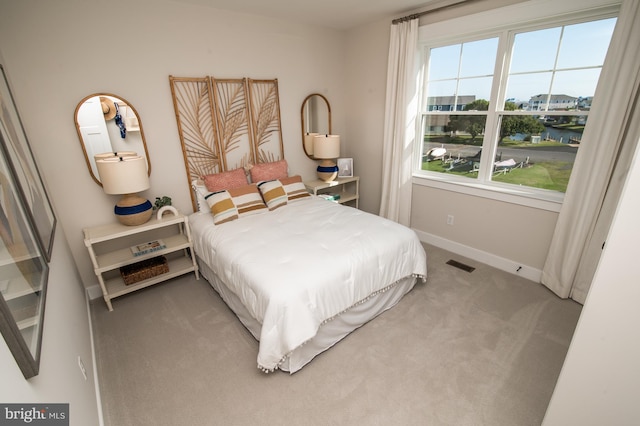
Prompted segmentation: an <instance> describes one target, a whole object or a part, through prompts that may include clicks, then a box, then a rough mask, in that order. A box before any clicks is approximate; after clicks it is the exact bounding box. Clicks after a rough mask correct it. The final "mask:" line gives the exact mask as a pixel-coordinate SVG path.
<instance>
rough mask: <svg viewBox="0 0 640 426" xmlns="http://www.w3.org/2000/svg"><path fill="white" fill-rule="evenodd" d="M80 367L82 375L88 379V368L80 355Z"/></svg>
mask: <svg viewBox="0 0 640 426" xmlns="http://www.w3.org/2000/svg"><path fill="white" fill-rule="evenodd" d="M78 367H80V372H82V377H84V379H85V380H87V369H86V368H84V363H83V362H82V358H80V355H78Z"/></svg>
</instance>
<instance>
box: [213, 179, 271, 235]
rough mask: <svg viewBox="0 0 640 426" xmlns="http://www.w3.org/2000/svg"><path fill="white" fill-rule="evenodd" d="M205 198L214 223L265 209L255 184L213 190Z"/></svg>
mask: <svg viewBox="0 0 640 426" xmlns="http://www.w3.org/2000/svg"><path fill="white" fill-rule="evenodd" d="M206 200H207V204H208V205H209V207H210V209H211V213H213V223H215V224H216V225H217V224H219V223H224V222H229V221H232V220H235V219H238V218H239V217H244V216H250V215H252V214H256V213H261V212H263V211H266V210H267V206H266V205H265V204H264V201H262V197H261V196H260V191H258V188H257V187H256V186H255V185H245V186H243V187H240V188H233V189H229V190H225V191H219V192H214V193H212V194H209V195H207V197H206Z"/></svg>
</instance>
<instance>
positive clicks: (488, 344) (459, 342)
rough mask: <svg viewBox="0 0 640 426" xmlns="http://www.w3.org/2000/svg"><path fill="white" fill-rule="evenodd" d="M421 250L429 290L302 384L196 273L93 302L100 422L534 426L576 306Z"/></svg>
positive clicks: (313, 367) (136, 425)
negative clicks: (270, 364)
mask: <svg viewBox="0 0 640 426" xmlns="http://www.w3.org/2000/svg"><path fill="white" fill-rule="evenodd" d="M425 247H426V250H427V256H428V271H429V277H428V280H427V283H426V284H419V285H418V286H417V287H416V288H414V290H412V291H411V292H410V293H409V294H408V295H407V296H406V297H405V298H404V299H403V300H402V301H401V302H400V303H399V304H398V305H397V306H396V307H395V308H393V309H391V310H389V311H387V312H386V313H384V314H382V315H381V316H379V317H378V318H376V319H375V320H373V321H371V322H369V323H368V324H366V325H365V326H364V327H362V328H360V329H358V330H357V331H355V332H354V333H352V334H351V335H349V336H347V338H346V339H344V340H343V341H341V342H340V343H338V344H337V345H335V346H334V347H333V348H331V349H330V350H328V351H327V352H325V353H323V354H322V355H320V356H318V357H316V358H315V359H314V360H313V361H312V362H311V363H310V364H308V365H307V366H305V367H304V368H303V369H302V370H301V371H299V372H298V373H296V374H294V375H288V374H287V373H283V372H276V373H274V374H269V375H265V374H264V373H261V372H260V371H259V370H258V369H257V368H256V355H257V348H258V343H257V342H256V341H255V340H254V339H253V337H252V336H251V335H250V334H249V332H248V331H247V330H246V329H244V327H243V326H242V325H241V324H240V322H239V321H238V320H237V318H236V317H235V316H234V315H233V313H231V311H230V310H229V309H228V308H227V307H226V305H225V304H224V302H222V300H221V299H220V298H219V296H218V295H217V293H215V291H214V290H213V289H212V288H211V287H210V286H209V284H208V283H207V282H206V281H205V280H204V279H201V280H200V281H196V280H195V278H194V277H193V274H191V275H189V276H185V277H182V278H179V279H174V280H172V281H169V282H167V283H165V284H161V285H157V286H154V287H150V288H148V289H146V290H142V291H139V292H136V293H133V294H131V295H128V296H124V297H121V298H119V299H116V300H114V302H113V306H114V311H113V312H108V311H107V309H106V307H105V304H104V303H103V302H102V301H101V300H98V301H95V302H93V303H92V318H93V326H94V330H95V339H96V352H97V359H98V374H99V380H100V389H101V393H102V401H103V409H104V417H105V424H106V425H107V426H144V425H155V426H160V425H172V426H179V425H189V426H191V425H434V426H438V425H456V426H459V425H491V426H499V425H505V426H517V425H539V424H540V423H541V421H542V418H543V416H544V413H545V409H546V407H547V404H548V402H549V399H550V397H551V393H552V392H553V388H554V386H555V383H556V380H557V377H558V374H559V372H560V368H561V366H562V362H563V360H564V357H565V354H566V351H567V348H568V346H569V342H570V340H571V336H572V333H573V330H574V328H575V325H576V322H577V319H578V316H579V315H580V309H581V306H580V305H578V304H576V303H574V302H571V301H567V300H560V299H558V298H556V297H555V296H554V295H553V294H552V293H551V292H550V291H548V290H547V289H546V288H544V287H543V286H541V285H538V284H535V283H532V282H530V281H527V280H524V279H521V278H519V277H516V276H513V275H511V274H507V273H504V272H501V271H498V270H495V269H493V268H490V267H488V266H486V265H482V264H478V263H477V262H473V261H470V260H468V259H464V258H460V257H459V256H455V255H452V254H451V253H448V252H445V251H443V250H441V249H438V248H435V247H431V246H425ZM449 259H455V260H458V261H461V262H464V263H466V264H469V265H471V266H474V267H476V270H475V271H474V272H472V273H468V272H465V271H462V270H460V269H457V268H454V267H452V266H450V265H447V264H446V263H445V262H446V261H447V260H449Z"/></svg>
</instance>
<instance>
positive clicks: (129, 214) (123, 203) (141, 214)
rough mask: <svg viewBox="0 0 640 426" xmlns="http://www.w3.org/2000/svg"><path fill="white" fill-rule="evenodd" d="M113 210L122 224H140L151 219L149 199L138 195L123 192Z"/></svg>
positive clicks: (151, 208)
mask: <svg viewBox="0 0 640 426" xmlns="http://www.w3.org/2000/svg"><path fill="white" fill-rule="evenodd" d="M113 211H114V213H115V215H116V217H117V218H118V220H119V221H120V223H122V224H123V225H127V226H136V225H142V224H143V223H146V222H147V221H148V220H149V219H151V214H152V213H153V206H152V205H151V201H149V200H147V199H145V198H142V197H140V196H139V195H136V194H125V195H124V196H123V197H122V198H121V199H120V201H118V203H117V204H116V206H115V208H114V210H113Z"/></svg>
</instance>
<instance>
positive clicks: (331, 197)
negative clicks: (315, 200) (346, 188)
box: [318, 192, 340, 201]
mask: <svg viewBox="0 0 640 426" xmlns="http://www.w3.org/2000/svg"><path fill="white" fill-rule="evenodd" d="M318 196H319V197H321V198H324V199H325V200H329V201H338V200H339V199H340V194H336V193H331V192H326V193H323V194H318Z"/></svg>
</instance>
